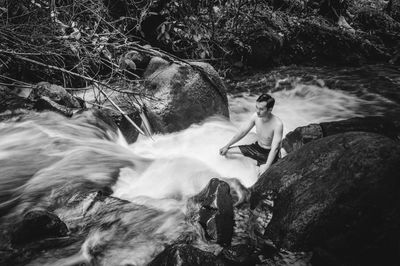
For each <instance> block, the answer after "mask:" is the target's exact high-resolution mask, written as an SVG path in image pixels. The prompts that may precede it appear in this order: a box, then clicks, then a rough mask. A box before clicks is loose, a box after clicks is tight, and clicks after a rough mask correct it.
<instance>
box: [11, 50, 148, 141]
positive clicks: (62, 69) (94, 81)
mask: <svg viewBox="0 0 400 266" xmlns="http://www.w3.org/2000/svg"><path fill="white" fill-rule="evenodd" d="M14 56H15V57H16V58H18V59H20V60H23V61H27V62H30V63H33V64H36V65H40V66H43V67H47V68H50V69H53V70H58V71H61V72H64V73H68V74H70V75H73V76H76V77H80V78H82V79H85V80H88V81H91V82H93V83H94V85H95V87H96V88H97V89H98V90H99V91H100V92H101V93H102V94H103V95H104V97H106V98H107V100H108V101H109V102H110V103H111V104H112V105H113V106H114V107H115V108H116V109H117V110H118V112H120V113H121V114H122V115H123V116H124V117H125V119H126V120H128V121H129V123H131V124H132V126H134V127H135V128H136V130H137V131H138V132H139V133H140V134H142V135H144V136H146V134H145V133H144V132H143V131H142V130H141V129H140V127H138V126H137V125H136V123H135V122H133V121H132V119H131V118H130V117H129V116H128V115H127V114H126V113H125V112H124V111H123V110H122V109H121V108H120V107H119V106H118V105H117V104H116V103H115V102H114V101H113V100H112V99H111V98H110V97H108V95H107V94H106V93H105V92H104V91H103V90H102V89H101V88H100V87H99V85H102V86H104V87H106V88H109V89H112V88H111V87H110V86H109V85H108V84H106V83H104V82H101V81H98V80H95V79H93V78H91V77H86V76H83V75H81V74H78V73H75V72H72V71H69V70H67V69H64V68H60V67H56V66H52V65H47V64H44V63H41V62H38V61H36V60H33V59H30V58H26V57H23V56H20V55H14ZM148 132H150V131H148Z"/></svg>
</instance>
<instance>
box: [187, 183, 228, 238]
mask: <svg viewBox="0 0 400 266" xmlns="http://www.w3.org/2000/svg"><path fill="white" fill-rule="evenodd" d="M192 200H193V201H194V202H196V203H199V204H200V206H201V207H200V210H199V223H200V224H201V226H202V227H203V229H204V231H205V233H206V237H207V238H209V239H210V240H213V241H216V243H218V244H220V245H222V246H229V245H230V244H231V241H232V234H233V224H234V220H233V216H234V215H233V201H232V197H231V194H230V187H229V185H228V184H227V183H225V182H223V181H220V180H219V179H217V178H213V179H211V180H210V182H209V183H208V185H207V187H206V188H205V189H203V191H202V192H200V193H199V194H198V195H196V196H195V197H193V199H192Z"/></svg>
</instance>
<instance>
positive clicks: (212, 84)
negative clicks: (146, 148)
mask: <svg viewBox="0 0 400 266" xmlns="http://www.w3.org/2000/svg"><path fill="white" fill-rule="evenodd" d="M144 77H145V79H146V82H145V91H146V93H148V94H150V95H151V96H152V97H153V98H154V100H152V101H148V103H147V107H148V110H149V113H150V114H149V119H150V122H151V124H152V126H153V128H154V130H155V131H161V132H173V131H178V130H181V129H184V128H187V127H189V126H190V125H191V124H193V123H199V122H201V121H203V120H204V119H205V118H207V117H209V116H212V115H223V116H226V117H229V112H228V100H227V96H226V88H225V85H224V84H223V82H222V81H221V79H220V78H219V76H218V73H217V72H216V71H215V70H214V68H212V67H211V66H210V65H209V64H205V63H192V64H191V65H183V64H178V63H172V64H170V63H168V62H167V61H165V60H163V59H161V58H158V57H155V58H152V59H151V61H150V63H149V65H148V66H147V69H146V71H145V73H144Z"/></svg>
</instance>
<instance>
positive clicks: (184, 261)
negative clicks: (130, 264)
mask: <svg viewBox="0 0 400 266" xmlns="http://www.w3.org/2000/svg"><path fill="white" fill-rule="evenodd" d="M149 265H150V266H158V265H160V266H161V265H162V266H174V265H193V266H201V265H210V266H214V265H215V266H217V265H218V266H222V265H226V264H224V263H223V262H222V261H221V260H218V259H217V257H216V256H214V255H213V254H212V253H210V252H205V251H202V250H200V249H198V248H195V247H193V246H192V245H187V244H176V245H172V246H170V247H167V248H166V249H165V250H164V251H163V252H162V253H160V254H159V255H157V257H156V258H155V259H154V260H153V261H152V262H151V263H150V264H149Z"/></svg>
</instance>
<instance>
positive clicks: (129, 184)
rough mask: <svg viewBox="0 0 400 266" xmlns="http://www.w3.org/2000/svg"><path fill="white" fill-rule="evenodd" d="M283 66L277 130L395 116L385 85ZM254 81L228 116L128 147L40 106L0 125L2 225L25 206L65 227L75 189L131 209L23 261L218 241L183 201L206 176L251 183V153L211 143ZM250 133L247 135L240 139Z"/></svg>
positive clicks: (103, 260)
mask: <svg viewBox="0 0 400 266" xmlns="http://www.w3.org/2000/svg"><path fill="white" fill-rule="evenodd" d="M284 71H286V77H283V78H282V77H280V78H275V86H273V87H272V88H270V89H269V92H270V93H271V95H272V96H273V97H274V98H275V99H276V104H275V108H274V113H275V114H276V115H277V116H279V117H280V118H281V120H282V121H283V123H284V134H287V133H288V132H290V131H291V130H293V129H295V128H296V127H299V126H304V125H307V124H310V123H318V122H326V121H334V120H340V119H346V118H351V117H357V116H359V117H360V116H366V115H383V114H386V113H390V114H392V115H394V114H396V113H397V114H398V111H399V107H398V106H399V104H398V102H397V101H396V100H393V97H392V96H391V94H390V93H392V92H391V91H390V93H389V89H388V90H386V91H385V89H384V88H383V92H382V91H381V92H377V91H376V90H373V89H371V88H367V89H365V87H364V88H363V91H362V92H360V87H362V86H361V85H360V87H354V88H353V89H348V87H343V88H342V89H341V88H340V85H336V86H335V87H334V88H332V86H330V85H329V84H328V83H327V82H326V80H324V79H321V78H318V77H316V78H313V79H312V82H310V80H306V81H305V80H304V79H301V78H299V77H300V74H299V73H298V72H296V73H295V74H293V73H292V71H291V70H287V69H286V70H284ZM304 71H309V69H306V70H304ZM335 71H336V72H335V73H336V74H337V75H339V74H338V73H340V77H339V76H337V77H336V80H339V81H343V80H344V82H345V81H346V80H351V79H350V78H353V80H354V79H355V77H354V76H355V75H356V74H355V73H358V72H355V73H354V72H346V73H345V74H343V73H342V72H340V71H338V70H335ZM318 73H320V72H318ZM324 73H325V72H324ZM384 73H386V72H383V74H382V73H381V74H382V75H384ZM387 73H389V74H390V75H388V76H390V77H389V78H390V79H391V80H392V83H393V84H395V85H396V84H397V85H398V84H400V75H399V76H398V78H397V79H396V76H395V75H392V74H393V70H392V69H391V68H390V71H387ZM321 75H322V74H321ZM322 76H323V77H327V76H326V75H325V76H324V75H322ZM357 77H358V76H357ZM329 78H330V80H332V76H331V77H329ZM373 78H374V77H372V76H370V77H368V76H367V77H364V76H363V77H362V78H360V77H359V80H358V84H368V81H369V80H372V79H373ZM258 79H259V80H258V81H257V82H258V83H257V84H258V87H257V88H256V89H254V88H253V89H246V88H244V89H242V90H241V91H237V92H235V93H234V94H230V95H229V97H228V98H229V109H230V115H231V122H230V121H227V120H225V119H222V118H220V117H211V118H209V119H208V120H206V121H204V122H203V123H202V124H198V125H192V126H191V127H190V128H188V129H186V130H183V131H180V132H177V133H172V134H168V135H155V136H153V139H148V138H142V137H141V138H139V139H138V141H137V142H136V143H134V144H131V145H128V144H127V143H126V141H125V140H124V139H123V137H122V136H121V135H120V134H118V132H116V131H113V130H112V128H110V127H109V126H108V125H105V124H101V123H99V122H98V121H96V120H95V119H94V118H93V117H91V116H87V115H80V116H76V117H75V118H73V119H67V118H64V117H61V116H60V115H57V114H54V113H42V114H37V115H32V116H31V117H29V118H28V119H22V120H17V121H14V122H5V123H4V122H3V123H0V169H1V175H0V215H1V216H0V217H1V220H0V222H1V224H2V226H3V227H5V226H6V225H9V224H12V223H13V221H14V220H15V219H16V217H18V216H20V215H21V214H23V213H24V212H26V211H27V210H31V209H33V208H38V207H41V208H48V209H51V210H54V212H55V213H56V214H57V215H58V216H59V217H60V218H61V219H62V220H63V221H64V222H65V223H66V224H67V226H71V227H73V224H76V221H77V220H79V219H81V220H80V221H89V220H85V219H88V218H85V217H86V216H87V215H86V214H85V213H87V212H88V210H89V209H90V208H89V207H88V204H89V203H88V202H90V201H88V200H84V201H82V203H80V204H78V205H77V206H73V207H71V208H65V207H64V205H68V204H67V203H68V202H69V201H71V198H72V197H73V196H74V194H76V193H77V191H96V190H98V189H101V188H103V187H106V186H111V187H112V191H113V194H112V196H114V197H116V198H119V199H122V200H126V201H129V202H131V203H133V204H135V206H137V207H135V208H133V209H132V208H131V209H129V211H119V212H118V213H115V212H110V213H107V212H104V213H103V214H102V215H100V216H96V217H97V219H98V220H94V221H93V220H90V225H81V227H85V228H86V227H87V228H86V231H85V233H82V234H83V235H85V238H84V239H82V240H79V241H78V240H77V241H75V242H74V243H71V244H70V245H69V246H68V245H67V247H63V248H62V249H55V250H50V251H47V252H45V253H43V254H40V255H38V256H36V258H35V259H33V260H31V261H30V262H29V263H28V264H29V265H75V263H77V262H81V261H86V262H87V261H92V262H93V261H95V262H96V263H97V264H99V265H146V264H147V263H149V262H150V261H151V260H152V259H153V258H154V257H155V255H156V254H158V253H160V252H161V251H162V250H163V249H164V247H165V246H166V245H168V244H170V243H173V242H174V241H176V240H177V239H180V238H182V237H183V236H187V237H189V236H190V237H191V238H192V243H193V244H194V245H196V246H197V247H199V248H201V249H203V250H208V251H213V252H218V249H219V248H220V247H218V245H215V244H211V243H208V242H207V241H206V240H205V239H204V236H202V233H201V230H200V229H199V226H197V225H196V223H195V222H193V221H192V219H191V218H190V215H191V214H190V213H191V210H189V209H188V207H187V200H188V198H190V197H191V196H193V195H195V194H197V193H198V192H200V191H201V190H202V189H203V188H204V187H205V186H206V184H207V183H208V181H209V180H210V179H211V178H214V177H225V178H236V179H238V180H239V181H240V182H241V183H242V184H243V185H244V186H246V187H250V186H251V185H253V184H254V183H255V182H256V180H257V169H256V166H255V163H254V162H253V161H252V160H250V159H248V158H243V157H240V156H238V157H234V158H225V157H222V156H220V155H219V153H218V150H219V148H221V147H222V146H223V145H225V144H226V142H227V141H228V140H229V139H230V138H231V137H232V136H233V134H235V132H236V131H237V129H238V127H240V126H242V125H243V124H245V123H247V120H248V118H249V116H250V115H251V114H252V113H253V112H254V111H255V100H256V98H257V97H258V93H260V92H261V91H265V89H260V88H262V87H263V81H262V78H261V81H260V78H259V77H258ZM327 79H328V78H327ZM282 84H286V85H285V87H283V86H282ZM344 84H346V83H344ZM396 97H397V96H396ZM254 138H255V136H254V133H251V134H249V135H248V136H247V137H245V138H244V139H243V140H242V141H241V143H249V142H252V141H254ZM85 204H86V205H85ZM93 215H94V214H93ZM83 216H85V217H84V218H82V217H83ZM93 217H94V216H93ZM188 217H189V218H188ZM88 223H89V222H88ZM105 225H107V226H105ZM76 228H78V226H76ZM73 229H74V228H72V229H71V228H70V230H73ZM76 230H78V229H76ZM0 240H1V238H0Z"/></svg>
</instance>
